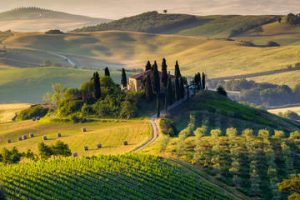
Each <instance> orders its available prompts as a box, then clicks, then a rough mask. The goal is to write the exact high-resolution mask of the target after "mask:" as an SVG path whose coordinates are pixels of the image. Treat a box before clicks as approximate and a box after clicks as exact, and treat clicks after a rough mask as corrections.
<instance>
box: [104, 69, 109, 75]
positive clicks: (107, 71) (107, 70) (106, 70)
mask: <svg viewBox="0 0 300 200" xmlns="http://www.w3.org/2000/svg"><path fill="white" fill-rule="evenodd" d="M104 74H105V76H110V72H109V69H108V67H105V69H104Z"/></svg>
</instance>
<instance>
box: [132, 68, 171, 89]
mask: <svg viewBox="0 0 300 200" xmlns="http://www.w3.org/2000/svg"><path fill="white" fill-rule="evenodd" d="M161 74H162V73H161V72H159V77H161ZM148 75H149V76H151V70H147V71H144V72H141V73H139V74H135V75H133V76H131V77H129V79H128V86H127V89H128V90H129V91H133V92H139V91H142V90H144V88H145V80H146V77H147V76H148ZM171 78H172V79H175V76H174V75H171ZM160 81H161V80H160ZM160 85H163V84H162V82H160Z"/></svg>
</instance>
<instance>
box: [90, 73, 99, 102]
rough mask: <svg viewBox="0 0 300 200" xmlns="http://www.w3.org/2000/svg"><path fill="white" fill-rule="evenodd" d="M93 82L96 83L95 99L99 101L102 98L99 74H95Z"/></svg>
mask: <svg viewBox="0 0 300 200" xmlns="http://www.w3.org/2000/svg"><path fill="white" fill-rule="evenodd" d="M92 80H93V83H94V98H95V99H96V100H98V99H100V97H101V87H100V76H99V73H98V72H95V73H94V75H93V78H92Z"/></svg>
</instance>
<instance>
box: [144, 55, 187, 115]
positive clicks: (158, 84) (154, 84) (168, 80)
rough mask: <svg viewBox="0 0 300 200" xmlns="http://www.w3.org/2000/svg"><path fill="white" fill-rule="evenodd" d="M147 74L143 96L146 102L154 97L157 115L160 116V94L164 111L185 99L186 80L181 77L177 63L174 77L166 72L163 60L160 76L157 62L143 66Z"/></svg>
mask: <svg viewBox="0 0 300 200" xmlns="http://www.w3.org/2000/svg"><path fill="white" fill-rule="evenodd" d="M145 71H146V72H149V71H150V73H147V76H146V79H145V96H146V99H147V101H152V100H153V98H154V97H156V104H157V115H158V116H159V115H160V102H161V101H160V100H161V94H163V95H164V102H165V109H166V110H167V108H168V106H169V105H172V104H173V103H174V102H175V101H178V100H180V99H183V98H184V97H185V86H184V85H185V84H186V79H185V78H184V77H183V76H182V75H181V72H180V67H179V64H178V61H176V64H175V76H171V74H170V72H168V65H167V61H166V59H165V58H164V59H163V60H162V64H161V75H160V73H159V71H158V66H157V62H156V61H154V64H153V65H151V63H150V61H148V62H147V64H146V66H145Z"/></svg>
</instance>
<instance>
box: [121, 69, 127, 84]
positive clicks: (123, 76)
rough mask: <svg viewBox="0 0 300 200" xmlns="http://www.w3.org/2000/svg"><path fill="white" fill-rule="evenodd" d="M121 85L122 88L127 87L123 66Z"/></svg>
mask: <svg viewBox="0 0 300 200" xmlns="http://www.w3.org/2000/svg"><path fill="white" fill-rule="evenodd" d="M121 85H122V86H123V87H124V88H126V87H127V76H126V71H125V69H124V68H122V78H121Z"/></svg>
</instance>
